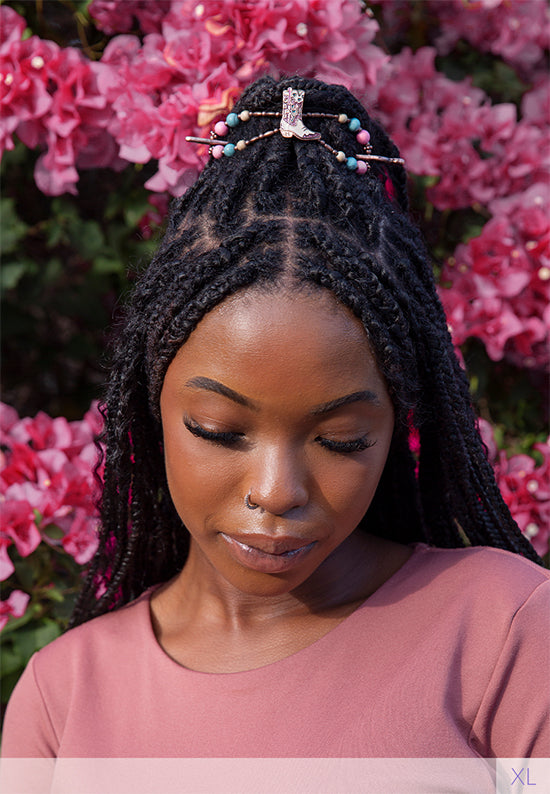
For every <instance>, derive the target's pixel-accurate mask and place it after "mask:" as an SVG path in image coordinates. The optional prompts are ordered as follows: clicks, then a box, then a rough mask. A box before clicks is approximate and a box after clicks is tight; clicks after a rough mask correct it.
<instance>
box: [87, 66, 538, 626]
mask: <svg viewBox="0 0 550 794" xmlns="http://www.w3.org/2000/svg"><path fill="white" fill-rule="evenodd" d="M289 86H290V87H293V88H298V89H304V90H305V92H306V97H305V105H304V113H308V112H320V113H342V112H343V113H346V114H347V115H348V116H349V117H354V116H355V117H357V118H358V119H359V120H360V122H361V125H362V127H363V128H364V129H367V130H368V131H369V132H370V134H371V143H372V148H373V152H374V153H376V154H378V155H383V156H387V157H398V151H397V149H396V147H395V146H394V144H393V143H392V142H391V141H390V140H389V138H388V137H387V135H386V134H385V132H384V131H383V130H382V129H381V127H380V126H379V125H378V124H377V123H376V122H375V121H373V120H372V119H371V118H370V117H369V116H368V115H367V113H366V111H365V110H364V108H363V107H362V106H361V105H360V104H359V102H358V101H357V100H356V99H355V98H354V97H353V96H352V95H351V94H350V93H349V92H348V91H347V90H346V89H345V88H343V87H342V86H329V85H325V84H323V83H320V82H318V81H315V80H308V79H303V78H297V77H294V78H285V79H283V80H280V81H278V82H277V81H275V80H273V79H271V78H269V77H265V78H261V79H260V80H258V81H256V82H255V83H253V84H252V85H251V86H250V87H249V88H248V89H247V90H246V91H245V93H244V94H243V96H242V97H241V99H240V100H239V102H238V103H237V106H236V108H235V112H237V113H238V112H240V111H241V110H244V109H248V110H251V111H280V108H281V94H282V91H283V89H284V88H287V87H289ZM305 122H306V123H307V124H308V126H310V128H312V129H314V130H319V131H320V132H321V135H322V137H323V139H324V140H325V141H327V142H328V143H330V145H331V146H333V147H334V148H335V149H337V150H342V151H344V152H346V153H348V154H353V153H355V152H356V151H357V143H356V141H355V136H354V134H353V133H351V132H350V131H349V130H348V128H347V125H342V124H339V123H338V122H337V121H335V120H333V119H325V118H313V119H311V120H308V119H307V118H306V119H305ZM277 123H278V121H277V120H275V119H273V118H272V117H266V116H252V117H251V118H250V120H249V121H247V122H243V123H242V124H240V125H239V126H238V127H237V128H236V129H234V130H231V131H230V133H229V140H231V141H232V142H236V141H237V140H239V139H240V138H246V139H250V138H252V137H255V136H257V135H259V134H261V133H262V132H265V131H267V130H269V129H273V128H275V127H276V126H277ZM388 180H390V181H391V185H392V190H391V191H390V192H388V189H387V184H386V183H387V181H388ZM407 210H408V200H407V192H406V173H405V170H404V168H403V167H402V166H401V165H399V164H391V163H390V164H381V163H378V162H375V161H372V163H371V166H370V170H369V172H368V173H367V174H364V175H359V174H357V173H354V172H350V171H348V169H347V168H346V167H345V165H342V164H341V163H339V162H338V161H337V160H336V158H335V157H334V156H332V155H331V154H330V153H329V152H327V151H326V150H325V149H324V148H323V147H322V146H321V145H320V144H318V143H316V142H311V141H310V142H306V141H299V140H297V139H294V138H292V139H286V138H283V137H282V136H280V135H278V134H277V135H273V136H271V137H269V138H266V139H263V140H260V141H257V142H254V143H252V144H250V145H249V146H248V147H247V148H246V149H245V151H244V152H236V153H235V156H234V157H232V158H223V160H220V161H217V160H213V159H212V160H210V162H209V163H208V164H207V165H206V167H205V169H204V171H203V173H202V174H201V176H200V178H199V179H198V181H197V182H196V184H195V185H194V186H193V187H192V188H191V189H190V190H189V191H188V192H187V193H186V194H185V195H184V196H183V197H182V198H181V199H177V200H175V201H174V202H173V205H172V208H171V213H170V217H169V220H168V226H167V231H166V234H165V236H164V239H163V241H162V242H161V244H160V246H159V250H158V252H157V255H156V256H155V258H154V260H153V262H152V263H151V265H150V266H149V268H148V270H147V271H146V272H145V274H144V275H143V276H142V277H141V279H140V281H139V283H138V285H137V287H136V289H135V291H134V294H133V296H132V300H131V302H130V305H129V307H128V311H127V316H126V319H125V324H124V327H123V328H122V330H121V332H120V334H119V336H118V341H117V342H116V346H115V348H114V353H113V364H112V375H111V379H110V382H109V384H108V388H107V392H106V398H105V402H104V409H105V417H106V420H105V430H104V433H103V436H102V439H101V440H102V442H103V443H104V446H105V458H104V464H105V474H104V488H103V495H102V499H101V505H100V507H101V518H102V524H101V530H100V543H99V549H98V551H97V553H96V555H95V557H94V559H93V561H92V563H91V566H90V570H89V573H88V577H87V580H86V583H85V586H84V588H83V591H82V593H81V595H80V598H79V600H78V602H77V605H76V608H75V611H74V614H73V618H72V625H76V624H78V623H81V622H83V621H85V620H87V619H89V618H91V617H93V616H95V615H99V614H101V613H103V612H105V611H107V610H109V609H112V608H114V607H115V606H120V605H122V604H125V603H127V602H128V601H130V600H131V599H133V598H135V597H137V596H138V595H139V594H140V593H141V592H143V591H144V590H145V589H146V588H147V587H149V586H151V585H153V584H156V583H158V582H162V581H166V580H167V579H169V578H171V577H172V576H174V575H176V574H177V573H178V571H180V570H181V568H182V567H183V565H184V563H185V559H186V555H187V551H188V542H189V536H188V532H187V530H186V529H185V527H184V526H183V525H182V523H181V520H180V519H179V517H178V515H177V513H176V511H175V509H174V507H173V505H172V502H171V499H170V496H169V492H168V487H167V483H166V475H165V469H164V460H163V449H162V428H161V422H160V408H159V399H160V392H161V389H162V383H163V380H164V376H165V373H166V370H167V368H168V366H169V364H170V362H171V361H172V359H173V358H174V356H175V354H176V352H177V351H178V350H179V348H180V347H181V346H182V345H183V344H184V343H185V341H186V339H187V338H188V337H189V335H190V334H191V333H192V332H193V329H194V328H195V327H196V325H197V324H198V323H199V322H200V320H201V318H202V317H204V316H205V315H206V314H207V313H208V312H209V311H210V310H211V309H213V308H214V307H215V306H216V305H218V304H219V303H221V302H222V301H223V300H224V299H225V298H227V297H228V296H230V295H233V294H235V293H236V292H239V291H243V290H251V294H252V295H253V291H254V290H260V289H261V290H264V291H265V290H267V291H269V290H277V289H282V288H284V287H285V285H286V286H288V285H289V284H290V285H292V288H302V289H309V290H330V292H332V293H333V295H334V296H335V297H336V299H337V300H338V301H340V302H341V303H342V304H343V305H344V306H346V307H348V308H349V309H350V310H351V312H353V314H354V315H355V316H356V317H358V318H359V320H360V321H361V322H362V324H363V326H364V328H365V330H366V333H367V335H368V338H369V341H370V344H371V347H372V350H373V353H374V355H375V357H376V359H377V362H378V366H379V368H380V371H381V372H382V374H383V375H384V377H385V379H386V382H387V386H388V390H389V393H390V396H391V398H392V401H393V404H394V408H395V417H396V421H395V431H394V437H393V440H392V445H391V449H390V452H389V456H388V461H387V464H386V467H385V470H384V473H383V475H382V478H381V481H380V484H379V487H378V489H377V492H376V495H375V497H374V500H373V502H372V504H371V506H370V508H369V510H368V512H367V514H366V516H365V517H364V519H363V521H362V522H361V525H360V527H361V528H362V529H365V530H367V531H369V532H370V533H372V534H376V535H380V536H383V537H386V538H390V539H393V540H395V541H398V542H401V543H411V542H415V541H424V542H428V543H431V544H434V545H437V546H442V547H460V546H464V545H469V544H471V545H490V546H495V547H498V548H502V549H508V550H511V551H514V552H517V553H519V554H522V555H524V556H526V557H528V558H530V559H533V560H535V561H537V562H540V559H539V558H538V556H537V555H536V553H535V551H534V550H533V548H532V547H531V545H530V543H529V542H528V541H527V539H526V538H525V537H524V536H523V535H522V534H521V532H520V531H519V529H518V527H517V525H516V524H515V522H514V521H513V519H512V517H511V515H510V513H509V511H508V509H507V507H506V505H505V503H504V501H503V499H502V496H501V494H500V492H499V490H498V487H497V485H496V482H495V478H494V474H493V471H492V468H491V466H490V464H489V462H488V460H487V454H486V449H485V447H484V445H483V443H482V440H481V438H480V435H479V433H478V430H477V425H476V418H475V414H474V411H473V408H472V405H471V400H470V393H469V388H468V382H467V379H466V376H465V374H464V373H463V371H462V370H461V368H460V365H459V363H458V361H457V358H456V355H455V353H454V350H453V346H452V342H451V339H450V336H449V333H448V330H447V324H446V319H445V315H444V313H443V309H442V307H441V304H440V302H439V300H438V297H437V293H436V289H435V285H434V280H433V274H432V270H431V265H430V261H429V258H428V256H427V254H426V251H425V249H424V246H423V243H422V241H421V239H420V235H419V232H418V230H417V229H416V228H415V227H414V226H413V225H412V224H411V222H410V221H409V219H408V215H407ZM411 426H414V427H415V428H416V429H417V431H418V433H419V436H420V455H419V459H418V460H416V459H415V458H414V457H413V454H412V453H411V451H410V448H409V434H410V432H411Z"/></svg>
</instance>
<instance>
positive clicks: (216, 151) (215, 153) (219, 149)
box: [212, 144, 223, 160]
mask: <svg viewBox="0 0 550 794" xmlns="http://www.w3.org/2000/svg"><path fill="white" fill-rule="evenodd" d="M212 157H215V158H216V160H219V159H220V157H223V146H220V145H219V144H218V146H213V147H212Z"/></svg>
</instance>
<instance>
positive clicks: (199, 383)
mask: <svg viewBox="0 0 550 794" xmlns="http://www.w3.org/2000/svg"><path fill="white" fill-rule="evenodd" d="M185 385H186V386H189V387H190V388H195V389H206V390H207V391H213V392H216V394H221V395H222V396H223V397H227V398H228V399H229V400H233V402H234V403H238V404H239V405H244V406H245V408H250V409H251V410H252V411H259V410H260V409H259V408H258V406H257V405H256V403H253V402H252V401H251V400H249V399H248V397H244V395H242V394H239V392H237V391H234V390H233V389H230V388H229V386H224V384H223V383H220V382H219V381H217V380H212V378H203V377H197V378H191V380H188V381H187V383H186V384H185Z"/></svg>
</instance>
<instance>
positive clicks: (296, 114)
mask: <svg viewBox="0 0 550 794" xmlns="http://www.w3.org/2000/svg"><path fill="white" fill-rule="evenodd" d="M304 97H305V91H302V90H298V89H295V88H286V89H285V90H284V91H283V110H282V113H276V112H273V111H268V110H263V111H252V110H241V112H240V113H239V114H237V113H229V115H228V116H227V117H226V119H225V121H218V122H217V123H216V124H215V126H214V129H213V131H212V132H211V133H210V138H195V137H194V136H192V135H189V136H187V137H186V138H185V140H186V141H189V142H190V143H206V144H208V145H209V147H210V149H209V151H210V153H211V154H212V156H213V157H214V158H216V159H219V158H220V157H224V156H225V157H233V155H234V154H235V152H242V151H244V150H245V149H246V147H247V146H250V144H251V143H255V142H256V141H259V140H261V139H262V138H269V137H271V136H272V135H276V134H277V133H278V132H280V134H281V135H282V136H283V137H284V138H293V137H294V138H298V140H300V141H318V142H319V143H320V144H321V145H322V146H324V147H325V149H327V151H329V152H330V153H331V154H333V155H334V156H335V157H336V159H337V160H338V162H339V163H345V164H346V167H347V168H348V169H349V170H350V171H357V173H358V174H365V173H366V172H367V171H368V170H369V165H368V161H369V160H376V161H379V162H382V163H397V164H399V165H404V164H405V161H404V160H403V159H402V158H401V157H383V156H382V155H378V154H372V146H371V143H370V133H369V131H368V130H365V129H363V128H362V127H361V122H360V120H359V119H357V118H352V119H350V118H348V116H347V115H346V114H345V113H304V114H302V108H303V105H304ZM252 116H273V117H275V118H278V117H280V119H281V121H280V123H279V126H278V127H276V128H275V129H273V130H268V131H267V132H263V133H262V134H261V135H256V137H254V138H250V139H249V140H245V139H244V138H243V139H241V140H239V141H237V143H229V141H227V140H224V137H225V136H226V135H227V133H228V132H229V129H230V128H234V127H237V126H238V125H239V124H240V122H247V121H248V120H249V119H250V118H251V117H252ZM304 118H308V119H312V118H325V119H335V120H336V121H338V122H339V123H340V124H347V125H348V129H349V130H350V131H351V132H354V133H355V137H356V140H357V143H358V144H359V145H360V146H361V147H362V152H360V153H357V154H354V155H352V156H348V155H346V154H345V152H342V151H338V150H337V149H334V148H333V147H332V146H330V144H328V143H327V142H326V141H324V140H323V139H322V138H321V133H320V132H314V131H313V130H310V129H308V128H307V127H306V125H305V124H304V122H303V119H304ZM247 498H248V497H247ZM247 506H248V505H247ZM256 507H257V505H256ZM251 509H254V508H251Z"/></svg>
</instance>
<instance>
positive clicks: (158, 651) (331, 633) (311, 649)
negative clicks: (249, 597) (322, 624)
mask: <svg viewBox="0 0 550 794" xmlns="http://www.w3.org/2000/svg"><path fill="white" fill-rule="evenodd" d="M409 547H410V548H412V554H411V555H410V556H409V557H408V558H407V559H406V560H405V562H404V563H403V565H402V566H401V567H400V568H398V569H397V571H395V573H394V574H392V576H390V577H389V578H388V579H386V581H385V582H383V583H382V584H381V585H380V587H378V588H377V589H376V590H375V591H374V593H371V595H369V596H368V597H367V598H366V599H365V600H364V601H362V602H361V603H360V604H359V605H358V606H357V607H356V608H355V609H354V610H353V612H350V614H349V615H347V616H346V617H345V618H344V619H343V620H341V621H340V622H339V623H337V624H336V626H334V627H333V628H331V629H329V630H328V631H327V632H326V633H325V634H323V635H321V636H320V637H318V638H317V639H316V640H314V641H313V642H311V643H310V644H309V645H306V646H305V647H304V648H300V649H299V650H297V651H295V652H294V653H291V654H289V655H288V656H284V657H283V658H282V659H277V660H276V661H274V662H269V664H264V665H261V666H260V667H252V668H250V669H249V670H236V671H229V672H226V673H219V672H216V673H215V672H207V671H204V670H193V669H192V668H190V667H185V666H184V665H182V664H180V663H179V662H177V661H176V660H175V659H173V658H172V657H171V656H170V655H169V654H168V653H167V652H166V651H165V650H164V648H163V647H162V645H161V644H160V643H159V641H158V639H157V637H156V635H155V631H154V629H153V619H152V614H151V597H152V595H153V593H154V592H155V590H157V589H158V588H159V587H161V586H162V584H159V585H155V586H154V587H151V588H149V589H148V590H146V591H145V592H144V593H143V595H142V596H141V598H143V601H144V602H145V608H146V609H147V616H146V618H147V626H146V628H147V633H148V635H149V640H150V642H151V643H152V645H153V652H154V654H155V656H160V657H161V658H162V664H165V665H167V666H168V667H170V668H171V669H172V670H174V671H176V672H177V673H178V674H180V675H185V676H194V677H197V680H198V679H199V677H202V680H205V681H206V680H208V681H209V682H212V681H214V680H219V681H233V682H234V681H236V680H237V678H238V677H239V676H241V677H242V676H247V677H248V678H249V679H250V678H253V677H255V676H256V677H258V676H262V675H264V674H265V673H267V672H270V671H272V670H273V669H274V668H275V667H276V666H281V665H282V666H284V665H286V664H293V663H294V662H295V660H296V659H297V657H299V656H300V657H301V656H304V657H305V656H307V655H310V654H315V653H316V652H318V650H319V648H320V647H322V645H323V644H324V643H328V642H331V641H333V640H334V637H335V635H336V634H338V633H339V632H341V631H343V630H344V629H347V628H348V627H349V625H350V623H353V622H354V620H357V619H358V618H359V617H360V615H361V613H362V611H363V610H364V609H368V608H369V607H370V606H374V605H375V604H373V602H375V601H376V599H377V598H378V597H380V596H383V595H384V592H385V590H386V589H387V588H388V587H391V586H394V585H395V584H396V583H398V582H399V581H400V579H401V578H402V577H404V576H407V575H408V571H409V568H410V567H411V566H412V565H413V562H416V561H417V560H418V558H419V556H420V554H421V553H423V552H425V551H427V550H428V549H429V548H430V547H429V546H428V544H426V543H413V544H410V545H409Z"/></svg>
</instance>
